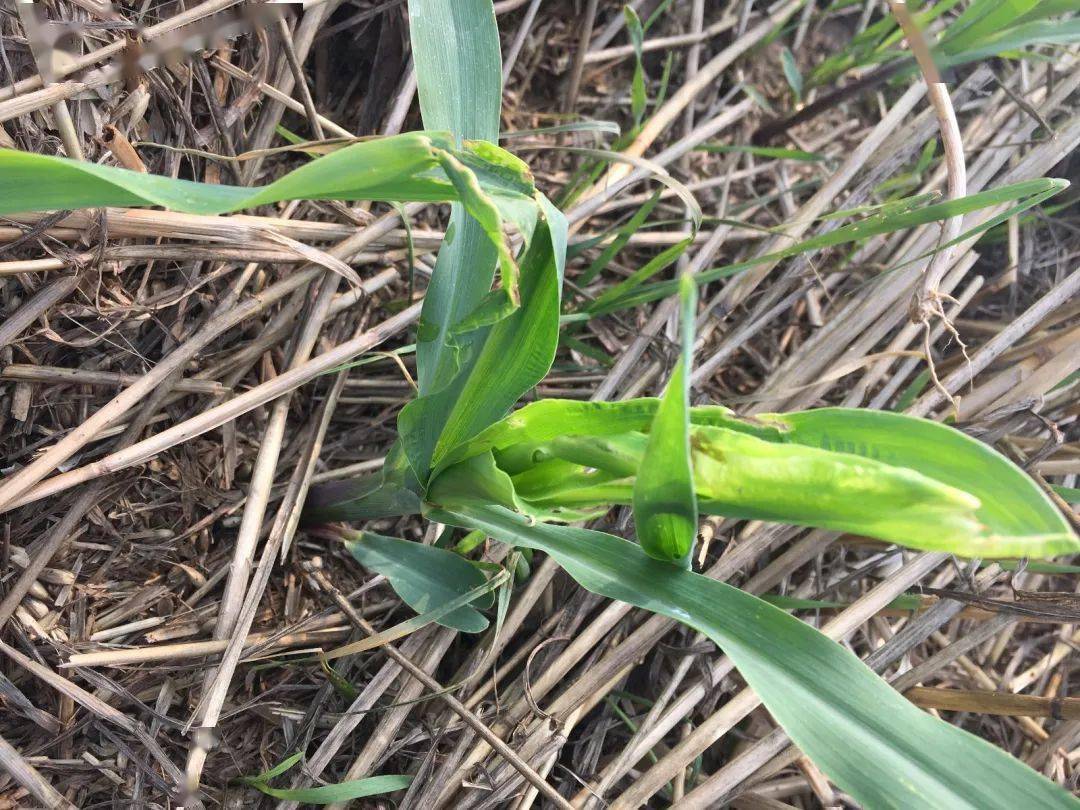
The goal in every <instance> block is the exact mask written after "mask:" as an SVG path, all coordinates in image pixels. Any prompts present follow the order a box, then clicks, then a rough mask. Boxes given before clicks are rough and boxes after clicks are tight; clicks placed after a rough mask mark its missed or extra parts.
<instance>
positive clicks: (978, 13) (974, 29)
mask: <svg viewBox="0 0 1080 810" xmlns="http://www.w3.org/2000/svg"><path fill="white" fill-rule="evenodd" d="M1038 5H1039V0H975V2H973V3H971V4H970V5H968V7H967V8H966V9H965V10H964V13H963V14H961V15H960V16H959V17H957V18H956V20H955V21H954V22H953V23H952V25H950V26H949V27H948V29H947V30H946V31H945V35H944V36H943V37H942V39H941V41H940V42H939V43H938V47H939V48H941V49H942V50H946V49H947V50H949V51H952V52H954V53H955V52H958V51H962V50H965V49H968V48H971V47H973V46H977V45H979V44H980V41H981V40H984V39H987V38H993V37H994V36H996V35H997V34H998V33H999V32H1001V31H1002V30H1004V29H1006V28H1008V27H1009V26H1010V25H1011V24H1012V23H1015V22H1016V20H1018V19H1020V18H1021V17H1023V16H1024V15H1025V14H1027V13H1028V12H1030V11H1031V10H1032V9H1034V8H1035V7H1036V6H1038Z"/></svg>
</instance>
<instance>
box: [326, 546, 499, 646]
mask: <svg viewBox="0 0 1080 810" xmlns="http://www.w3.org/2000/svg"><path fill="white" fill-rule="evenodd" d="M345 547H346V548H348V549H349V553H350V554H352V555H353V557H355V558H356V559H357V560H358V561H359V562H360V564H361V565H363V566H364V567H365V568H368V569H370V570H372V571H375V572H377V573H379V574H382V575H383V576H384V577H386V578H387V579H388V580H389V581H390V586H391V587H392V588H393V589H394V592H395V593H397V595H398V596H400V597H401V600H402V601H403V602H405V604H407V605H408V606H409V607H411V608H412V609H413V610H415V611H416V612H417V613H420V614H423V613H427V612H429V611H431V610H433V609H435V608H438V607H439V606H440V605H443V604H446V603H447V602H449V601H451V600H452V599H456V598H458V597H459V596H461V595H462V594H466V593H468V592H469V591H471V590H473V589H474V588H479V587H482V586H483V585H485V584H486V583H487V577H485V576H484V573H483V572H482V571H481V570H480V569H479V568H477V567H476V566H475V565H473V564H472V563H470V562H469V561H468V560H466V559H464V558H463V557H459V556H458V555H457V554H455V553H454V552H452V551H447V550H446V549H442V548H436V547H434V546H425V545H423V544H421V543H410V542H408V541H407V540H398V539H397V538H394V537H384V536H382V535H379V534H372V533H371V532H358V533H357V534H356V535H355V536H354V538H353V539H352V540H349V541H346V543H345ZM474 604H475V603H474ZM489 605H490V599H488V600H487V604H481V605H480V606H481V607H488V606H489ZM439 624H441V625H443V626H444V627H452V628H454V629H455V630H460V631H462V632H463V633H480V632H483V631H484V630H486V629H487V626H488V620H487V618H486V617H484V616H483V614H481V613H480V612H478V611H477V610H476V609H475V608H473V607H470V606H468V605H466V606H464V607H460V608H458V609H457V610H454V611H452V612H451V613H449V614H447V615H446V616H443V617H441V618H440V619H439Z"/></svg>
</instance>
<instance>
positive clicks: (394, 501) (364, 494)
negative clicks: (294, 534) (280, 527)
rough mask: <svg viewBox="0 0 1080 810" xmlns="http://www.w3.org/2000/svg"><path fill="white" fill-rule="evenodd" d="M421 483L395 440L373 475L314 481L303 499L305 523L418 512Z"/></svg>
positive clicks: (371, 518) (366, 518)
mask: <svg viewBox="0 0 1080 810" xmlns="http://www.w3.org/2000/svg"><path fill="white" fill-rule="evenodd" d="M420 492H421V489H420V482H419V481H417V479H416V476H415V475H414V474H413V471H412V468H411V467H410V466H409V463H408V460H407V459H406V458H405V452H404V449H403V448H402V446H401V442H400V441H397V442H395V443H394V446H393V447H391V448H390V452H388V453H387V454H386V462H385V463H384V464H383V468H382V469H381V470H380V471H379V472H378V473H376V474H375V475H369V476H366V477H364V478H354V479H351V480H347V481H329V482H327V483H324V484H316V485H314V486H312V487H311V490H310V491H309V492H308V497H307V500H306V501H304V511H303V513H302V515H301V518H302V520H303V522H304V524H305V525H309V526H310V525H311V524H313V523H329V522H331V521H335V520H378V519H379V518H387V517H400V516H401V515H415V514H417V513H418V512H419V511H420Z"/></svg>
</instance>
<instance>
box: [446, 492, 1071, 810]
mask: <svg viewBox="0 0 1080 810" xmlns="http://www.w3.org/2000/svg"><path fill="white" fill-rule="evenodd" d="M431 518H432V519H435V520H440V521H444V522H448V523H454V524H456V525H459V526H462V527H465V528H470V529H479V530H482V531H485V532H487V533H488V534H490V535H491V536H492V537H495V538H497V539H499V540H502V541H503V542H506V543H512V544H514V545H517V546H524V547H527V548H532V549H536V550H539V551H545V552H547V553H548V554H549V555H551V556H552V557H553V558H554V559H555V560H556V561H557V562H558V563H559V564H560V565H561V566H562V567H563V568H565V569H566V571H567V573H569V574H570V575H571V576H572V577H574V579H576V580H577V581H578V582H579V583H580V584H581V585H582V586H583V587H585V588H587V589H588V590H590V591H592V592H593V593H597V594H600V595H602V596H606V597H608V598H610V599H618V600H620V601H623V602H627V603H628V604H631V605H635V606H637V607H641V608H644V609H646V610H650V611H653V612H654V613H659V614H662V615H665V616H668V617H670V618H673V619H675V620H677V621H681V622H683V623H685V624H687V625H689V626H690V627H693V628H694V629H696V630H698V631H700V632H702V633H704V634H706V635H707V636H708V637H709V638H711V639H712V640H713V641H715V642H716V643H717V644H718V645H720V647H721V648H722V649H723V650H724V652H725V653H726V654H727V655H729V656H730V657H731V659H732V661H734V663H735V665H736V666H737V667H738V668H739V671H740V673H741V674H742V675H743V677H744V678H746V681H747V683H748V684H749V685H750V686H751V687H752V688H753V690H754V691H755V692H756V693H757V695H758V696H759V697H760V698H761V700H762V702H763V703H764V704H765V706H766V707H767V708H768V709H769V711H770V712H771V713H772V715H773V717H775V718H776V720H777V721H778V722H779V723H780V724H781V725H782V726H783V727H784V730H785V731H787V733H788V734H789V735H790V736H791V738H792V740H793V741H794V742H795V744H796V745H798V746H799V748H800V749H801V750H802V751H803V752H805V753H806V755H807V756H809V757H810V758H811V759H812V760H813V761H814V762H815V763H816V764H817V765H818V766H819V767H820V768H821V769H822V770H823V771H824V772H825V774H826V775H827V776H829V778H830V779H832V780H833V781H834V782H836V784H837V785H839V786H840V787H841V788H842V789H843V790H844V791H846V792H848V793H849V794H851V795H852V796H853V797H854V798H855V799H856V801H858V802H859V803H860V804H861V805H863V806H865V807H948V808H970V809H971V810H984V808H988V807H1002V808H1014V807H1039V808H1076V807H1077V806H1078V803H1077V802H1076V800H1075V799H1074V798H1073V797H1072V796H1070V795H1069V794H1068V793H1066V792H1065V791H1063V790H1061V789H1060V788H1059V787H1057V786H1056V785H1054V784H1053V783H1052V782H1050V781H1049V780H1047V779H1045V778H1043V777H1042V776H1040V775H1039V774H1037V773H1036V772H1035V771H1033V770H1031V769H1030V768H1028V767H1027V766H1026V765H1024V764H1023V763H1022V762H1020V761H1019V760H1017V759H1014V758H1013V757H1011V756H1009V755H1008V754H1007V753H1005V752H1004V751H1001V750H1000V749H998V748H996V747H994V746H993V745H990V744H989V743H987V742H986V741H984V740H981V739H979V738H977V737H974V736H972V735H970V734H968V733H967V732H964V731H961V730H960V729H958V728H955V727H953V726H950V725H948V724H947V723H943V722H941V721H940V720H937V719H936V718H934V717H932V716H930V715H928V714H926V713H924V712H922V711H921V710H919V709H918V708H916V707H915V706H914V705H912V704H911V703H909V702H908V701H907V700H905V699H904V698H903V697H902V696H901V695H899V694H898V693H897V692H895V691H894V690H893V689H891V688H890V687H889V686H888V685H887V684H885V682H884V681H882V680H881V679H880V678H878V677H877V676H876V675H875V674H874V673H873V672H871V671H870V670H869V669H867V668H866V666H865V665H864V664H863V663H862V662H861V661H860V660H859V659H858V658H857V657H856V656H855V655H853V654H852V653H851V652H849V651H848V650H847V649H845V648H844V647H842V646H840V645H839V644H836V643H834V642H833V641H830V640H829V639H828V638H826V637H825V636H823V635H822V634H820V633H819V632H818V631H817V630H814V629H813V628H812V627H810V626H808V625H806V624H804V623H803V622H801V621H799V620H798V619H796V618H794V617H793V616H790V615H788V614H787V613H784V612H783V611H781V610H778V609H777V608H775V607H773V606H772V605H769V604H768V603H766V602H764V601H762V600H761V599H758V598H756V597H754V596H751V595H750V594H747V593H745V592H743V591H740V590H738V589H736V588H733V587H731V586H729V585H726V584H724V583H721V582H717V581H715V580H712V579H708V578H706V577H703V576H701V575H699V574H695V573H692V572H690V571H687V570H685V569H682V568H680V567H678V566H673V565H668V564H665V563H662V562H659V561H657V560H653V559H652V558H650V557H649V556H648V555H646V554H645V552H644V551H643V550H642V549H640V548H639V547H638V546H636V545H635V544H633V543H629V542H627V541H625V540H622V539H620V538H617V537H613V536H611V535H608V534H603V533H601V532H594V531H589V530H586V529H577V528H571V527H567V526H553V525H549V524H543V523H530V521H529V520H528V518H526V517H524V516H522V515H518V514H515V513H513V512H511V511H510V510H507V509H505V508H502V507H496V506H488V505H485V504H482V503H476V502H461V503H458V504H455V505H453V506H452V507H450V508H445V509H443V510H441V511H436V512H433V513H432V514H431Z"/></svg>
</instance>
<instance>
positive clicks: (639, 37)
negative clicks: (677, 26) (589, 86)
mask: <svg viewBox="0 0 1080 810" xmlns="http://www.w3.org/2000/svg"><path fill="white" fill-rule="evenodd" d="M623 17H624V18H625V19H626V32H627V34H629V35H630V44H631V45H632V46H633V48H634V76H633V78H632V79H631V82H630V114H631V116H632V117H633V119H634V126H635V127H638V126H640V125H641V119H642V118H643V117H644V116H645V100H646V99H645V67H644V65H643V64H642V62H641V48H642V41H643V39H644V37H645V31H644V30H643V28H642V26H641V18H640V17H638V15H637V12H636V11H634V9H633V7H632V6H629V5H627V6H623Z"/></svg>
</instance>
